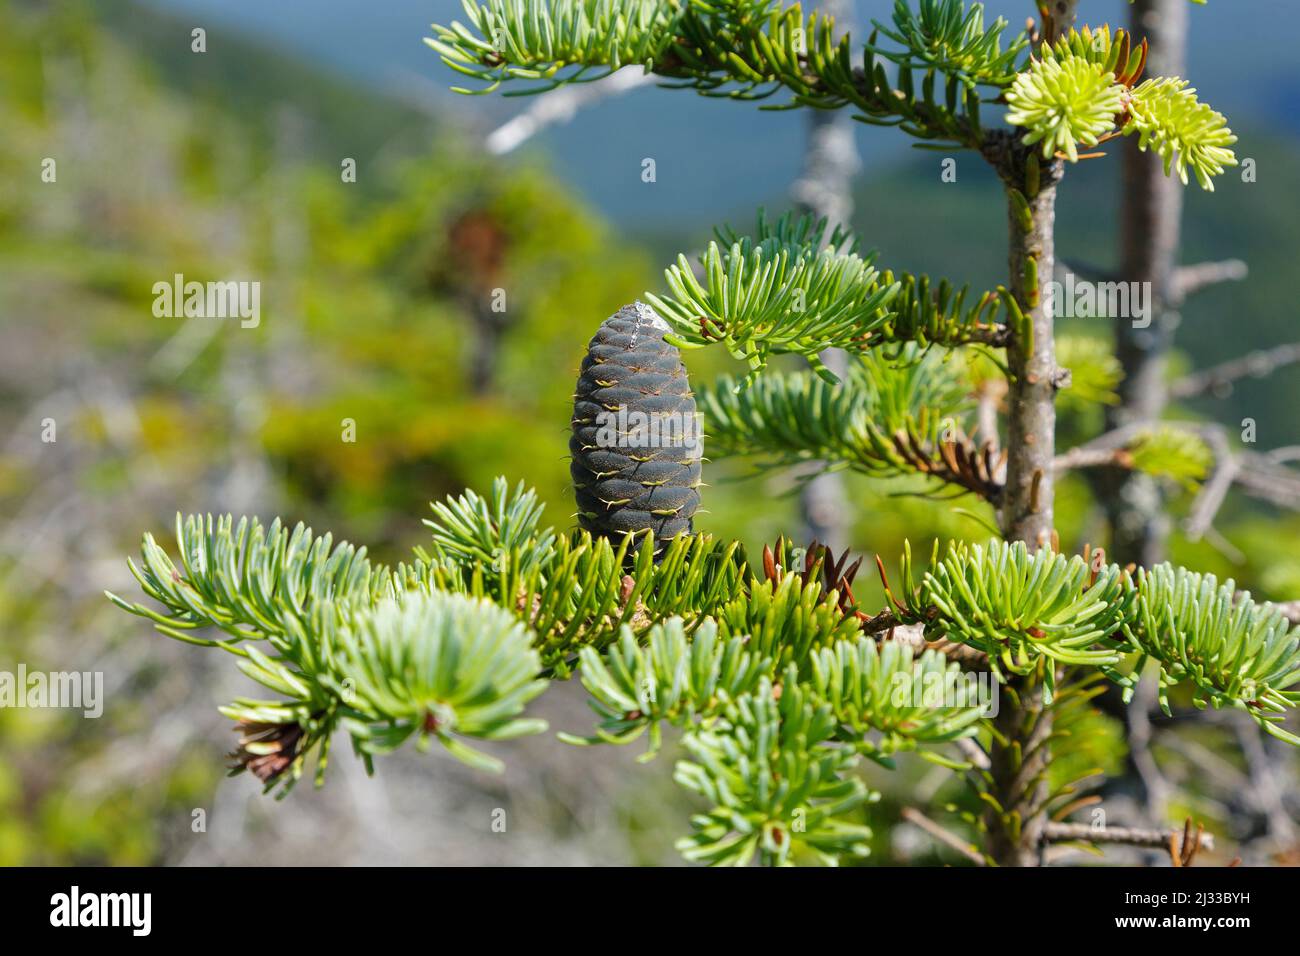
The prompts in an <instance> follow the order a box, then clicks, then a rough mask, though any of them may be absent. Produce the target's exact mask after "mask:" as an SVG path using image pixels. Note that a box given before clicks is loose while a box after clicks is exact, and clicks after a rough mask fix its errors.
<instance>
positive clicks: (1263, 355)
mask: <svg viewBox="0 0 1300 956" xmlns="http://www.w3.org/2000/svg"><path fill="white" fill-rule="evenodd" d="M1297 362H1300V342H1289V343H1287V344H1286V345H1276V346H1274V347H1272V348H1268V349H1260V350H1259V351H1256V352H1251V353H1250V354H1249V355H1243V356H1242V357H1240V358H1235V359H1230V360H1228V361H1227V362H1222V363H1220V364H1218V365H1212V366H1210V367H1209V368H1207V369H1202V370H1201V371H1199V372H1192V373H1191V374H1190V375H1188V376H1186V377H1185V378H1182V379H1179V380H1178V381H1177V382H1174V383H1173V385H1171V386H1169V394H1170V396H1171V397H1173V398H1175V399H1187V398H1196V397H1197V396H1200V395H1204V394H1206V393H1210V394H1213V395H1214V396H1216V397H1218V398H1222V397H1224V396H1226V395H1228V394H1229V393H1231V392H1232V384H1233V382H1236V381H1239V380H1241V379H1243V378H1263V377H1264V376H1266V375H1272V374H1273V373H1274V372H1276V371H1277V370H1278V369H1280V368H1283V367H1285V366H1287V365H1294V364H1296V363H1297Z"/></svg>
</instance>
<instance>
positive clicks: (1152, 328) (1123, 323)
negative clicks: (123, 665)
mask: <svg viewBox="0 0 1300 956" xmlns="http://www.w3.org/2000/svg"><path fill="white" fill-rule="evenodd" d="M1130 29H1131V30H1132V32H1133V35H1134V36H1135V37H1142V36H1146V37H1147V39H1148V40H1149V42H1150V52H1149V55H1148V58H1147V74H1148V75H1149V76H1183V75H1184V74H1185V73H1186V70H1185V69H1184V67H1185V60H1186V49H1187V2H1186V0H1136V2H1135V3H1134V4H1133V9H1132V13H1131V19H1130ZM1123 163H1124V175H1123V188H1122V191H1121V194H1120V195H1121V199H1120V208H1121V224H1120V255H1121V261H1120V267H1119V278H1120V279H1121V280H1122V281H1126V282H1143V283H1150V285H1149V288H1150V290H1151V303H1152V317H1151V323H1150V325H1149V326H1148V327H1146V328H1138V327H1136V326H1135V325H1134V324H1133V321H1132V320H1131V319H1128V318H1124V317H1117V318H1116V320H1115V353H1116V355H1117V357H1118V358H1119V362H1120V365H1121V367H1122V368H1123V372H1124V379H1123V381H1122V382H1121V383H1120V387H1119V396H1120V402H1119V404H1118V405H1116V406H1115V407H1114V408H1112V409H1110V410H1109V411H1108V413H1107V419H1108V420H1107V426H1108V427H1109V428H1118V427H1121V426H1124V425H1133V424H1140V423H1144V422H1153V421H1156V420H1157V419H1159V418H1160V416H1161V414H1162V412H1163V411H1164V407H1165V403H1166V401H1167V398H1168V393H1167V390H1166V385H1165V361H1166V357H1167V355H1168V352H1169V347H1170V344H1171V341H1172V338H1173V329H1174V326H1175V325H1177V322H1178V314H1177V312H1176V309H1177V308H1178V307H1179V304H1180V303H1179V302H1178V298H1179V296H1178V293H1177V289H1176V287H1175V270H1176V269H1177V266H1178V240H1179V231H1180V229H1181V227H1182V214H1183V187H1182V185H1181V184H1180V183H1178V182H1177V181H1176V180H1175V179H1173V178H1172V177H1169V176H1166V175H1165V174H1164V169H1163V168H1162V166H1161V163H1160V159H1159V157H1158V156H1156V155H1155V153H1153V152H1147V153H1142V152H1139V151H1138V148H1137V141H1136V138H1134V137H1127V138H1126V139H1125V142H1124V148H1123ZM1100 483H1101V486H1102V489H1103V492H1102V494H1101V499H1102V502H1103V505H1104V507H1105V509H1106V517H1107V521H1108V523H1109V525H1110V528H1111V557H1112V559H1114V560H1117V561H1119V562H1120V563H1121V564H1127V563H1129V562H1133V563H1135V564H1139V565H1142V566H1145V567H1150V566H1151V565H1153V564H1158V563H1159V562H1161V561H1163V560H1164V557H1165V546H1166V541H1167V539H1168V536H1169V519H1168V516H1167V515H1166V514H1165V513H1164V502H1163V501H1162V499H1161V494H1160V488H1159V485H1158V484H1157V483H1156V481H1155V479H1153V478H1152V477H1150V476H1149V475H1143V474H1140V473H1138V472H1119V471H1116V472H1110V473H1108V474H1105V475H1103V476H1102V477H1101V482H1100Z"/></svg>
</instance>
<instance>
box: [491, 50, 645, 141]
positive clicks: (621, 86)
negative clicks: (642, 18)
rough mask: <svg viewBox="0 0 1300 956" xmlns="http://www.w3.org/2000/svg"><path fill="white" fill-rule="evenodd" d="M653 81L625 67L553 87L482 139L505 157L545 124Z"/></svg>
mask: <svg viewBox="0 0 1300 956" xmlns="http://www.w3.org/2000/svg"><path fill="white" fill-rule="evenodd" d="M654 81H655V77H654V75H653V74H651V73H644V72H640V71H637V70H632V69H624V70H619V71H618V72H617V73H615V74H614V75H613V76H610V77H606V78H605V79H603V80H601V81H600V82H598V83H577V84H574V85H572V86H563V87H560V88H559V89H557V90H552V91H551V93H550V95H548V96H539V97H536V98H535V99H534V100H533V102H532V104H531V105H530V106H529V107H528V109H526V110H524V111H523V112H521V113H519V114H518V115H517V116H514V117H512V118H511V119H509V120H508V121H506V122H505V123H503V124H501V125H500V126H498V127H497V128H496V129H494V130H493V131H492V132H491V133H489V134H488V136H487V139H486V140H485V141H484V143H485V145H486V146H487V151H488V152H489V153H491V154H492V155H493V156H504V155H505V154H506V153H509V152H512V151H513V150H516V149H518V148H519V147H520V146H522V145H523V144H524V143H525V142H527V141H528V140H529V139H531V138H532V137H534V136H536V135H537V134H538V133H540V132H542V130H544V129H546V128H547V127H548V126H556V125H559V124H560V123H567V122H569V121H570V120H571V119H573V117H575V116H576V115H578V110H580V109H584V108H586V107H589V106H592V105H594V104H596V103H598V102H600V101H601V100H605V99H609V98H610V97H611V96H619V95H621V94H623V93H626V92H628V91H629V90H634V89H637V88H638V87H642V86H648V85H649V84H651V83H653V82H654Z"/></svg>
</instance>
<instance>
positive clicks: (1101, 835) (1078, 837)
mask: <svg viewBox="0 0 1300 956" xmlns="http://www.w3.org/2000/svg"><path fill="white" fill-rule="evenodd" d="M1182 835H1183V828H1182V827H1178V828H1170V829H1160V830H1145V829H1140V828H1137V827H1094V826H1093V825H1092V824H1090V823H1055V822H1052V823H1048V824H1047V825H1046V826H1045V827H1044V828H1043V839H1044V840H1045V841H1047V842H1048V843H1076V842H1081V843H1097V844H1102V843H1109V844H1122V845H1124V846H1148V847H1159V848H1160V849H1166V848H1168V846H1169V841H1170V840H1172V839H1178V840H1181V839H1182ZM1200 846H1201V849H1203V850H1213V849H1214V836H1213V835H1212V834H1209V833H1203V834H1201V843H1200Z"/></svg>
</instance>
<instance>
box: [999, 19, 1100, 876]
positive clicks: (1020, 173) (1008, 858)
mask: <svg viewBox="0 0 1300 956" xmlns="http://www.w3.org/2000/svg"><path fill="white" fill-rule="evenodd" d="M1076 4H1077V0H1052V3H1051V4H1050V9H1051V13H1052V17H1053V24H1054V27H1055V32H1056V35H1058V36H1059V35H1060V34H1062V33H1065V32H1067V31H1068V30H1069V28H1070V27H1071V26H1073V24H1074V14H1075V6H1076ZM1049 39H1054V37H1049ZM1037 149H1038V147H1037V146H1034V147H1030V148H1026V147H1024V146H1023V144H1022V143H1021V142H1020V139H1019V137H1017V136H1009V137H993V138H991V139H990V141H989V143H988V144H987V146H986V149H985V153H986V157H987V158H988V159H989V160H990V161H992V162H993V163H994V166H995V168H996V169H997V170H998V174H999V176H1000V177H1001V179H1002V182H1003V184H1004V185H1005V187H1006V189H1007V200H1008V202H1007V209H1008V221H1009V229H1010V250H1009V252H1010V254H1009V256H1008V266H1009V267H1010V280H1009V282H1008V288H1009V289H1011V291H1012V294H1013V295H1014V296H1015V299H1016V302H1017V303H1018V304H1019V306H1020V308H1021V310H1022V311H1023V312H1024V314H1025V318H1026V320H1027V321H1026V323H1025V328H1023V329H1021V330H1018V331H1017V332H1016V334H1014V335H1013V337H1012V342H1011V344H1010V345H1009V346H1008V347H1007V367H1008V369H1009V371H1010V373H1011V380H1010V383H1009V390H1008V393H1007V404H1008V409H1007V417H1008V421H1007V481H1006V490H1005V491H1004V493H1003V500H1002V505H1001V524H1002V533H1003V536H1004V537H1005V538H1006V539H1007V540H1008V541H1024V542H1025V543H1026V544H1028V545H1029V547H1030V549H1031V550H1032V549H1037V548H1041V547H1052V546H1053V538H1054V521H1053V518H1054V510H1053V506H1054V497H1055V486H1054V482H1053V475H1052V459H1053V457H1054V456H1055V451H1056V390H1057V387H1058V385H1059V383H1060V378H1059V377H1058V369H1057V367H1056V343H1055V338H1054V330H1053V321H1052V312H1051V307H1050V306H1051V299H1050V293H1049V289H1048V283H1049V282H1050V281H1051V278H1052V270H1053V268H1054V267H1055V263H1056V247H1055V242H1054V229H1055V227H1056V187H1057V183H1058V182H1059V181H1060V178H1061V174H1062V171H1063V167H1062V165H1061V163H1060V161H1043V160H1041V157H1039V156H1038V154H1037ZM1022 197H1023V200H1024V201H1023V202H1022V201H1021V198H1022ZM1026 207H1027V209H1026ZM995 724H996V726H997V729H998V731H999V734H998V735H995V736H994V739H993V742H992V745H991V746H990V749H989V761H990V773H991V775H992V787H991V795H992V796H993V797H994V799H995V800H996V801H997V803H998V807H997V808H994V807H990V809H989V811H988V813H987V814H986V815H985V818H984V822H985V826H986V827H987V830H988V843H987V852H988V855H989V857H990V858H991V859H992V860H993V862H994V863H997V864H998V865H1000V866H1034V865H1036V864H1037V863H1038V862H1039V851H1040V849H1041V847H1042V836H1043V826H1044V824H1045V823H1046V818H1045V816H1044V813H1043V811H1044V809H1045V808H1044V804H1045V802H1046V799H1047V779H1046V767H1047V763H1048V761H1049V760H1050V749H1049V748H1048V746H1047V742H1046V741H1047V738H1048V737H1049V736H1050V735H1051V732H1052V711H1051V709H1050V708H1049V707H1045V706H1044V704H1043V688H1042V682H1041V680H1040V679H1039V678H1037V677H1036V676H1035V675H1032V674H1031V675H1027V676H1024V677H1016V678H1013V679H1011V681H1010V682H1009V684H1008V685H1007V686H1006V687H1005V688H1004V689H1003V691H1002V700H1001V702H1000V709H999V711H998V716H997V717H996V718H995Z"/></svg>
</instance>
